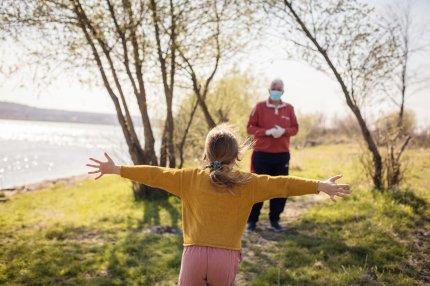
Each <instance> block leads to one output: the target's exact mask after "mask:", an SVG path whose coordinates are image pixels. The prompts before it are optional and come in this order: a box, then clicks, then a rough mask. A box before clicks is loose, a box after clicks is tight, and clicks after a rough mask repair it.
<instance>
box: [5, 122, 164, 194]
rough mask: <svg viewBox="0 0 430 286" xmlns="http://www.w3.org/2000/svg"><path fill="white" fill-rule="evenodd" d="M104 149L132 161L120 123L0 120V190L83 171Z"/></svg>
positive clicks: (119, 160) (121, 159)
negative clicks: (90, 160)
mask: <svg viewBox="0 0 430 286" xmlns="http://www.w3.org/2000/svg"><path fill="white" fill-rule="evenodd" d="M136 131H137V132H138V134H141V135H142V136H140V137H141V138H140V139H141V140H142V138H143V130H142V128H138V129H137V130H136ZM141 142H143V141H141ZM158 146H159V145H158ZM158 148H159V147H157V146H156V150H157V151H158ZM104 151H106V152H108V153H109V154H110V155H111V157H112V158H113V159H114V160H115V162H116V163H117V164H131V160H130V156H129V154H128V148H127V145H126V143H125V140H124V138H123V135H122V130H121V128H120V127H119V126H112V125H96V124H80V123H62V122H46V121H20V120H3V119H1V120H0V189H4V188H11V187H14V186H19V185H24V184H29V183H35V182H39V181H43V180H47V179H57V178H62V177H69V176H74V175H81V174H85V173H86V172H87V171H88V170H89V168H88V167H86V166H85V164H86V163H87V162H89V161H88V157H95V158H98V159H103V160H104V156H103V152H104Z"/></svg>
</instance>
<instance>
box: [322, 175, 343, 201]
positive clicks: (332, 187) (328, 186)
mask: <svg viewBox="0 0 430 286" xmlns="http://www.w3.org/2000/svg"><path fill="white" fill-rule="evenodd" d="M340 178H342V175H337V176H334V177H331V178H330V179H327V180H325V181H320V182H319V183H318V191H319V192H323V193H326V194H327V195H329V196H330V199H331V200H332V201H333V202H336V200H335V199H334V196H338V197H345V196H347V195H349V194H351V191H350V189H349V187H350V186H349V184H336V180H338V179H340Z"/></svg>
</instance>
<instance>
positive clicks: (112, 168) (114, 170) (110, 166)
mask: <svg viewBox="0 0 430 286" xmlns="http://www.w3.org/2000/svg"><path fill="white" fill-rule="evenodd" d="M104 155H105V157H106V159H107V162H101V161H99V160H96V159H94V158H89V159H90V160H91V161H94V162H96V163H97V165H92V164H86V166H88V167H91V168H96V169H98V170H95V171H92V172H88V174H97V173H100V175H99V176H98V177H96V178H95V179H96V180H97V179H98V178H100V177H102V176H103V175H106V174H117V175H119V174H120V166H117V165H115V163H114V161H113V160H112V158H111V157H110V156H109V155H108V154H107V153H106V152H105V153H104Z"/></svg>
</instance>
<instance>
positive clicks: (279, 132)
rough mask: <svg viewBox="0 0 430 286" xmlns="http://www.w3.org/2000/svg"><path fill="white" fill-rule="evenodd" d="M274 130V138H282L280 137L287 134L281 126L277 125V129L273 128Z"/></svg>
mask: <svg viewBox="0 0 430 286" xmlns="http://www.w3.org/2000/svg"><path fill="white" fill-rule="evenodd" d="M272 129H275V130H274V131H273V132H272V136H273V137H274V138H280V137H282V135H284V134H285V128H282V127H281V126H279V125H275V128H272Z"/></svg>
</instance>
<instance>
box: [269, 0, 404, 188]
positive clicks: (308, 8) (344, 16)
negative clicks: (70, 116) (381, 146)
mask: <svg viewBox="0 0 430 286" xmlns="http://www.w3.org/2000/svg"><path fill="white" fill-rule="evenodd" d="M266 7H268V8H269V9H270V12H271V13H272V14H273V15H277V16H278V19H280V21H281V24H282V29H283V32H284V33H285V35H287V34H288V36H287V37H286V39H287V40H288V41H289V42H292V43H293V44H294V45H295V46H296V47H299V48H300V56H301V57H302V58H303V59H304V60H305V61H307V62H309V63H310V64H311V65H312V66H314V67H315V68H317V69H318V70H321V71H323V72H325V73H327V74H329V75H332V76H333V77H334V79H335V80H336V81H337V82H338V84H339V86H340V88H341V90H342V93H343V95H344V97H345V100H346V103H347V105H348V107H349V108H350V109H351V111H352V113H353V114H354V116H355V118H356V119H357V122H358V124H359V126H360V129H361V133H362V136H363V139H364V141H365V142H366V145H367V148H368V150H369V151H370V153H371V155H372V164H373V168H372V174H371V177H372V181H373V184H374V186H375V188H377V189H383V178H382V174H383V160H382V156H381V153H380V151H379V150H378V146H377V144H376V142H375V139H374V137H373V135H372V132H371V128H370V125H369V122H368V121H367V120H366V117H365V114H364V109H365V107H366V106H368V105H369V104H371V103H372V101H374V100H375V98H376V95H377V94H378V93H380V92H381V90H380V83H381V81H383V80H384V79H386V78H387V76H388V74H390V73H391V72H392V70H393V69H394V68H395V66H396V65H397V61H396V45H397V43H396V41H395V40H394V39H393V38H392V37H390V35H388V34H387V33H386V31H384V30H382V29H381V27H379V26H378V25H376V24H374V23H375V14H374V11H373V9H371V8H369V7H368V6H367V5H364V4H361V3H360V2H358V1H355V0H351V1H340V0H330V1H312V0H304V1H287V0H284V1H282V3H280V2H278V1H266Z"/></svg>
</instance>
